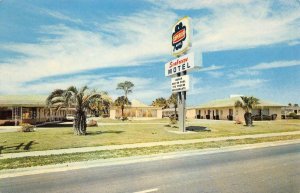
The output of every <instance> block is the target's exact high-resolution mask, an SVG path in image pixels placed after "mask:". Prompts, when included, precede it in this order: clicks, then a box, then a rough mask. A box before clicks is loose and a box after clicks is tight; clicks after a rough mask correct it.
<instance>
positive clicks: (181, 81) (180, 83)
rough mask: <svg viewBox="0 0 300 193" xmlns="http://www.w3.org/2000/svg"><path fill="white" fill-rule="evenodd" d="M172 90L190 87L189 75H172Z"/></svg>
mask: <svg viewBox="0 0 300 193" xmlns="http://www.w3.org/2000/svg"><path fill="white" fill-rule="evenodd" d="M171 88H172V92H173V93H175V92H181V91H188V90H189V89H190V77H189V75H184V76H179V77H174V78H172V79H171Z"/></svg>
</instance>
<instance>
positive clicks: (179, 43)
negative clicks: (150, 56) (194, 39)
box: [172, 17, 192, 56]
mask: <svg viewBox="0 0 300 193" xmlns="http://www.w3.org/2000/svg"><path fill="white" fill-rule="evenodd" d="M191 45H192V44H191V21H190V18H189V17H184V18H182V19H180V20H179V21H178V22H177V23H176V24H175V25H174V26H173V28H172V53H173V55H174V56H180V55H182V54H184V53H185V52H186V51H187V50H188V49H189V48H190V47H191Z"/></svg>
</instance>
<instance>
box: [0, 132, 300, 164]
mask: <svg viewBox="0 0 300 193" xmlns="http://www.w3.org/2000/svg"><path fill="white" fill-rule="evenodd" d="M299 134H300V131H293V132H282V133H265V134H255V135H241V136H230V137H217V138H205V139H191V140H176V141H161V142H150V143H136V144H124V145H108V146H97V147H82V148H70V149H58V150H45V151H32V152H22V153H7V154H0V159H9V158H18V157H28V156H45V155H59V154H68V153H81V152H92V151H101V150H115V149H129V148H139V147H153V146H167V145H182V144H192V143H201V142H213V141H225V140H237V139H254V138H263V137H276V136H286V135H299Z"/></svg>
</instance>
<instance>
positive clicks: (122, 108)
mask: <svg viewBox="0 0 300 193" xmlns="http://www.w3.org/2000/svg"><path fill="white" fill-rule="evenodd" d="M121 113H122V118H123V117H124V106H123V105H122V106H121Z"/></svg>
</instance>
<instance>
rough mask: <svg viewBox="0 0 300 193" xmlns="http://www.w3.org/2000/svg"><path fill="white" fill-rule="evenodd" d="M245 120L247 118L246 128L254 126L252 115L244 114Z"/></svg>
mask: <svg viewBox="0 0 300 193" xmlns="http://www.w3.org/2000/svg"><path fill="white" fill-rule="evenodd" d="M244 118H245V123H246V126H248V127H250V126H252V114H251V113H249V112H247V113H245V114H244Z"/></svg>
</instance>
